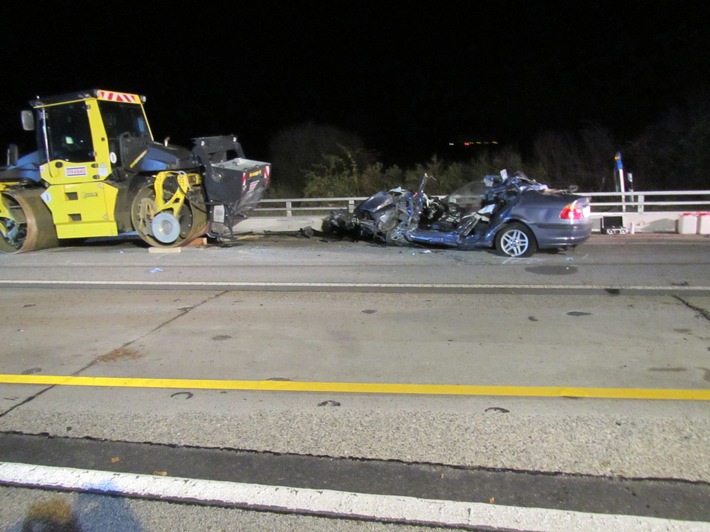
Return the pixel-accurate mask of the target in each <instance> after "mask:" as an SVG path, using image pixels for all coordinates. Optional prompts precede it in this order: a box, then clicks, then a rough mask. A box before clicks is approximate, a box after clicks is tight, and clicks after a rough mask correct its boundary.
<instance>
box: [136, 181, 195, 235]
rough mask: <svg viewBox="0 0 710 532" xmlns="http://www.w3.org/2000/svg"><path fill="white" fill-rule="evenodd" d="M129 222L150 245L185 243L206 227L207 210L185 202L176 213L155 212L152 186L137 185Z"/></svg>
mask: <svg viewBox="0 0 710 532" xmlns="http://www.w3.org/2000/svg"><path fill="white" fill-rule="evenodd" d="M165 199H166V200H168V199H169V197H166V198H165ZM131 221H132V222H133V228H134V229H135V230H136V233H138V236H139V237H140V238H141V239H142V240H143V241H144V242H146V243H148V244H150V245H151V246H154V247H178V246H186V245H187V244H189V243H190V242H192V241H193V240H194V239H195V238H197V237H198V236H200V235H201V234H204V233H205V231H206V230H207V213H206V212H205V211H203V210H200V209H198V208H197V207H195V206H194V205H192V204H191V203H189V202H188V201H186V202H185V203H184V204H183V206H182V208H181V209H180V212H179V215H178V216H175V215H174V214H173V212H172V211H162V212H156V207H155V189H154V188H153V186H152V185H147V186H145V187H143V188H141V189H140V190H139V191H138V194H136V196H135V198H133V203H132V205H131Z"/></svg>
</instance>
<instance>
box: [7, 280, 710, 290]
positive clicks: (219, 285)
mask: <svg viewBox="0 0 710 532" xmlns="http://www.w3.org/2000/svg"><path fill="white" fill-rule="evenodd" d="M3 285H38V286H135V287H141V286H145V287H147V288H155V287H156V286H168V287H172V288H174V287H184V288H214V289H224V288H226V287H229V288H355V289H362V288H397V289H402V288H425V289H493V290H578V291H586V292H592V291H599V290H624V291H627V292H635V291H649V290H653V291H658V292H710V286H651V285H648V286H644V285H618V286H612V285H572V284H570V285H566V284H488V283H481V284H471V283H465V284H464V283H451V284H447V283H340V282H332V283H328V282H325V283H324V282H320V283H315V282H313V283H310V282H295V283H289V282H283V283H282V282H256V281H255V282H248V281H107V280H104V281H89V280H87V281H66V280H47V279H23V280H21V279H2V280H0V286H3Z"/></svg>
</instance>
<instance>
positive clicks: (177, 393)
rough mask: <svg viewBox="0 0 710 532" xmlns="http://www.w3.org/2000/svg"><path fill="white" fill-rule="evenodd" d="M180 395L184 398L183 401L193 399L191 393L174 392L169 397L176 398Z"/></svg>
mask: <svg viewBox="0 0 710 532" xmlns="http://www.w3.org/2000/svg"><path fill="white" fill-rule="evenodd" d="M182 395H184V396H185V399H192V398H193V397H194V394H193V393H192V392H175V393H174V394H172V395H171V396H170V397H178V396H182Z"/></svg>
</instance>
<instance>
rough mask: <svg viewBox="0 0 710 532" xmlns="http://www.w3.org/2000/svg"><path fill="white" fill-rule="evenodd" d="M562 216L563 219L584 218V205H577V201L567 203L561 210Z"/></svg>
mask: <svg viewBox="0 0 710 532" xmlns="http://www.w3.org/2000/svg"><path fill="white" fill-rule="evenodd" d="M560 218H561V219H563V220H581V219H582V218H584V211H583V210H582V207H580V206H579V205H577V202H576V201H573V202H572V203H570V204H569V205H565V208H564V209H562V212H560Z"/></svg>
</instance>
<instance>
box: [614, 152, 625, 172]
mask: <svg viewBox="0 0 710 532" xmlns="http://www.w3.org/2000/svg"><path fill="white" fill-rule="evenodd" d="M614 161H616V169H617V170H623V169H624V163H622V162H621V153H619V152H618V151H617V152H616V153H615V154H614Z"/></svg>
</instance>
